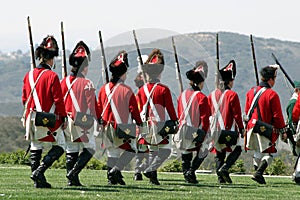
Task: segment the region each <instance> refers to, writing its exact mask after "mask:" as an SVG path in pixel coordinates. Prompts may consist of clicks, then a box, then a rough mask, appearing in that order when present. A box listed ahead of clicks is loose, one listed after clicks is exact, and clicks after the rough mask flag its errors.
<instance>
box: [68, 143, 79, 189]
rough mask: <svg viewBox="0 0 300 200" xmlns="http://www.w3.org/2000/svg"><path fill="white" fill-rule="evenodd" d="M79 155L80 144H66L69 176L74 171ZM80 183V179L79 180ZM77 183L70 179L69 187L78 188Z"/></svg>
mask: <svg viewBox="0 0 300 200" xmlns="http://www.w3.org/2000/svg"><path fill="white" fill-rule="evenodd" d="M78 155H79V143H78V142H71V141H68V142H66V169H67V175H68V174H69V172H70V171H71V170H72V169H73V167H74V165H75V163H76V162H77V160H78ZM78 181H79V179H78ZM76 185H78V184H75V181H71V180H69V179H68V186H76Z"/></svg>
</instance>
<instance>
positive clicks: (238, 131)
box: [208, 60, 244, 183]
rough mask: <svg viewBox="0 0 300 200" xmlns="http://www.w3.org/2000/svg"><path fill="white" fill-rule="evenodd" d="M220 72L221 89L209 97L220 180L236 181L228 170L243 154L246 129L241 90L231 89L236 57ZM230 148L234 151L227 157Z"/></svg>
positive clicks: (223, 181)
mask: <svg viewBox="0 0 300 200" xmlns="http://www.w3.org/2000/svg"><path fill="white" fill-rule="evenodd" d="M219 74H220V80H219V83H220V84H219V89H216V90H214V91H213V92H212V93H211V94H210V95H209V97H208V102H209V105H210V108H211V112H212V117H211V132H212V139H213V145H214V150H215V151H216V158H215V161H216V171H217V175H218V182H219V183H226V182H227V183H232V180H231V178H230V176H229V172H228V170H229V168H230V167H231V166H232V165H233V164H234V163H235V161H236V160H237V159H238V158H239V156H240V155H241V152H242V147H241V146H242V145H243V139H242V138H243V132H244V125H243V120H242V111H241V106H240V100H239V97H238V95H237V93H236V92H234V91H233V90H231V89H232V87H233V84H234V79H235V76H236V64H235V61H234V60H231V61H230V62H229V63H228V64H227V65H226V66H225V67H224V68H223V69H220V70H219ZM226 132H227V133H232V135H229V136H226V137H225V142H224V140H221V138H223V135H225V133H226ZM233 147H234V148H233ZM226 152H230V154H229V155H228V156H227V158H226ZM225 158H226V161H225Z"/></svg>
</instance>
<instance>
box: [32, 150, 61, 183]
mask: <svg viewBox="0 0 300 200" xmlns="http://www.w3.org/2000/svg"><path fill="white" fill-rule="evenodd" d="M63 153H64V149H63V148H62V147H60V146H57V145H56V146H53V147H52V148H51V149H50V150H49V152H48V153H47V155H46V156H45V157H44V158H43V161H42V163H41V164H40V166H39V167H38V168H37V169H36V170H34V172H32V174H31V177H30V178H31V179H32V180H33V181H36V183H37V187H39V188H51V185H50V184H49V183H48V182H47V180H46V177H45V175H44V173H45V171H46V170H47V169H48V168H49V167H50V166H51V165H52V164H53V163H54V161H56V160H57V159H59V157H60V156H61V155H62V154H63Z"/></svg>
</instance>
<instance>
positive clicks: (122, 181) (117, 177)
mask: <svg viewBox="0 0 300 200" xmlns="http://www.w3.org/2000/svg"><path fill="white" fill-rule="evenodd" d="M115 177H116V178H115V179H116V180H117V183H119V184H120V185H126V183H125V181H124V180H123V176H122V174H121V172H120V171H119V170H117V171H116V173H115Z"/></svg>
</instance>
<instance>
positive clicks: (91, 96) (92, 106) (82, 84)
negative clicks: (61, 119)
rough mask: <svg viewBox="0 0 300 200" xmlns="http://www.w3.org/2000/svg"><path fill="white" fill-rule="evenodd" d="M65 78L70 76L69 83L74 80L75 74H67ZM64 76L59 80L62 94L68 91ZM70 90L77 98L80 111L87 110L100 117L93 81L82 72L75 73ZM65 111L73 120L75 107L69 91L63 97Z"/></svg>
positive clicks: (97, 117)
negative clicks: (64, 97)
mask: <svg viewBox="0 0 300 200" xmlns="http://www.w3.org/2000/svg"><path fill="white" fill-rule="evenodd" d="M66 78H68V79H69V78H70V83H71V84H72V82H73V81H74V80H75V78H76V76H73V75H71V76H68V77H66ZM66 78H64V79H63V80H62V81H61V88H62V93H63V96H65V95H66V93H67V92H68V87H67V84H66ZM72 90H73V92H74V95H75V97H76V99H77V102H78V105H79V108H80V111H81V112H84V113H86V112H87V110H89V111H90V113H91V114H92V115H93V116H94V117H95V118H96V119H99V118H100V113H99V109H98V107H97V100H96V95H95V88H94V85H93V82H92V81H91V80H89V79H86V78H85V77H84V76H83V75H82V74H78V75H77V80H76V82H75V83H74V84H73V85H72ZM65 105H66V112H67V113H68V115H69V116H70V117H71V118H72V119H73V120H74V117H75V114H76V109H75V107H74V105H73V102H72V98H71V95H70V93H68V95H67V96H66V99H65Z"/></svg>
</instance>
